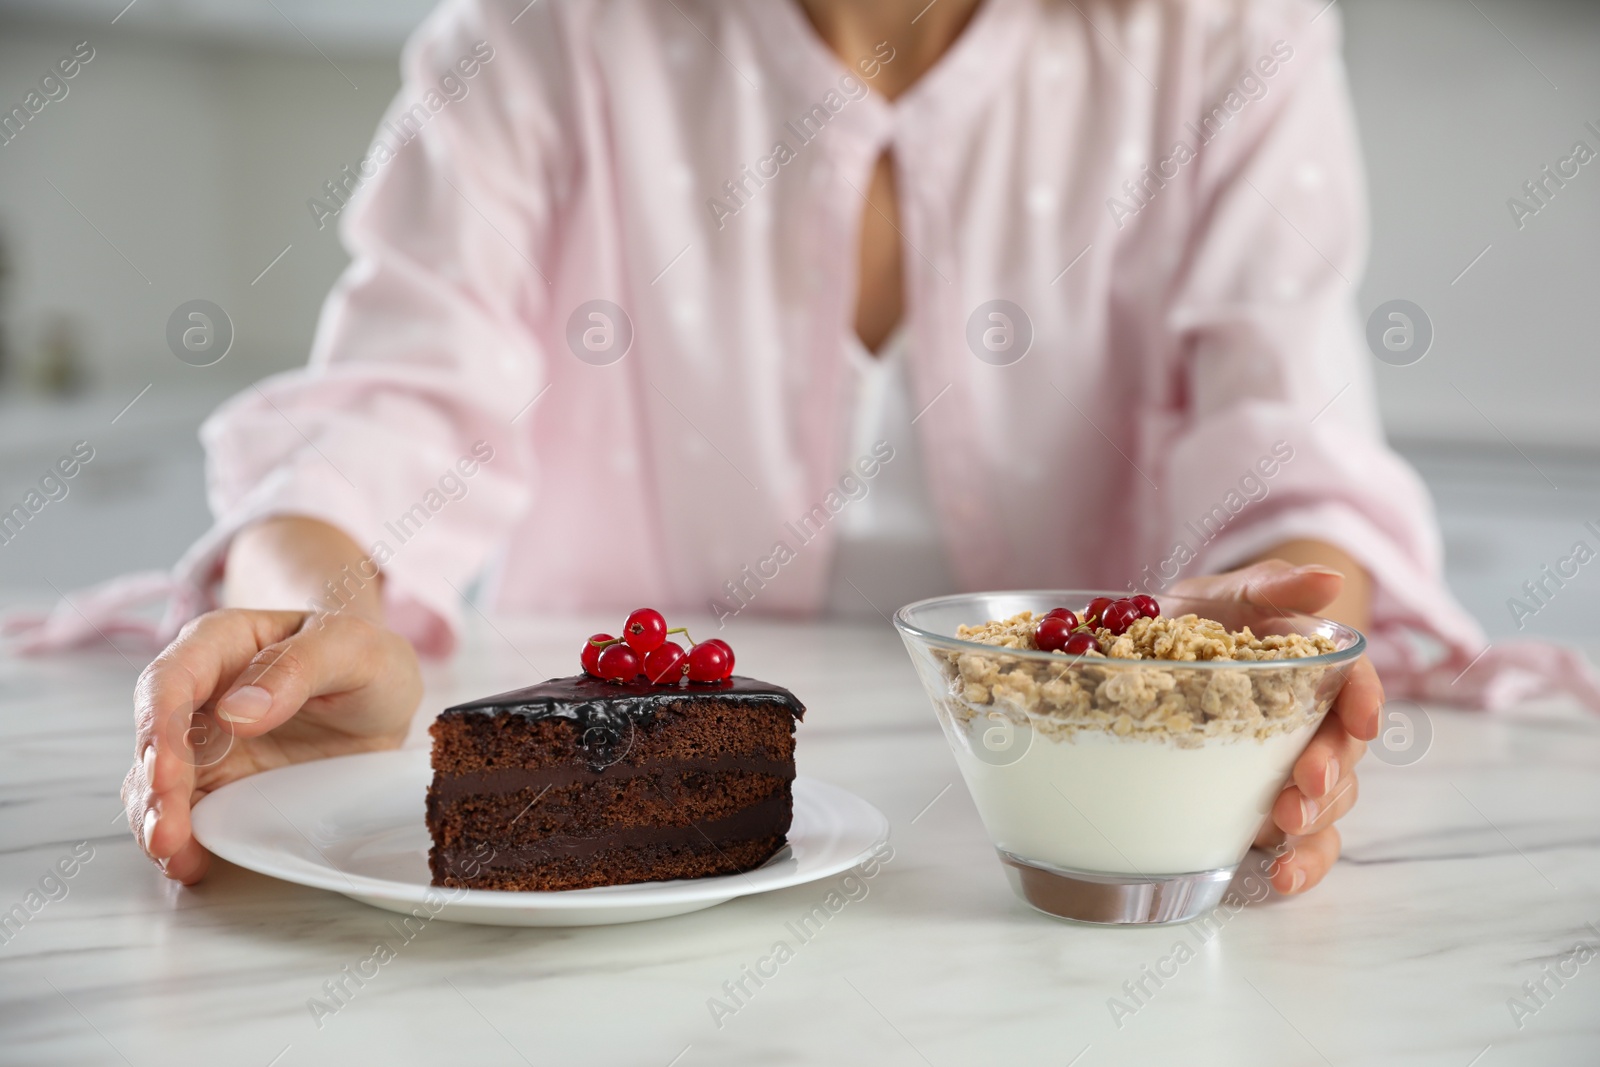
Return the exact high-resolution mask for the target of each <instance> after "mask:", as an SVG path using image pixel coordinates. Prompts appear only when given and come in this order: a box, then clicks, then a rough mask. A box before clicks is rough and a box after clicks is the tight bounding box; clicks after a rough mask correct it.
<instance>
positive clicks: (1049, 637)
mask: <svg viewBox="0 0 1600 1067" xmlns="http://www.w3.org/2000/svg"><path fill="white" fill-rule="evenodd" d="M1071 636H1072V624H1071V623H1069V622H1068V621H1067V620H1066V619H1063V618H1062V617H1061V616H1059V615H1046V616H1045V617H1044V619H1043V620H1042V621H1040V623H1039V625H1038V626H1037V627H1035V628H1034V631H1033V643H1034V645H1035V646H1036V647H1037V648H1038V649H1039V651H1041V652H1059V651H1061V650H1062V649H1063V648H1066V647H1067V638H1069V637H1071Z"/></svg>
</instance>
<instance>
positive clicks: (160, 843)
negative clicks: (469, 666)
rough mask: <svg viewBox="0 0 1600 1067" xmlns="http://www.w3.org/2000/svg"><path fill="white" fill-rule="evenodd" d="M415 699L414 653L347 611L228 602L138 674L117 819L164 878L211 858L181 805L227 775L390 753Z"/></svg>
mask: <svg viewBox="0 0 1600 1067" xmlns="http://www.w3.org/2000/svg"><path fill="white" fill-rule="evenodd" d="M421 699H422V677H421V673H420V671H419V668H418V664H417V656H416V653H415V652H414V651H413V650H412V648H411V645H410V644H409V643H408V642H407V641H406V640H405V639H404V638H402V637H400V636H399V635H398V634H395V633H392V632H390V631H389V630H385V629H383V628H382V627H381V626H379V625H377V624H376V623H373V622H370V621H367V620H365V619H363V618H360V617H359V616H356V615H352V614H342V613H332V614H316V615H311V614H307V613H306V612H301V611H253V610H237V609H229V610H223V611H213V612H211V613H210V614H207V615H202V616H201V617H200V618H198V619H195V620H194V621H193V622H191V623H189V625H187V626H185V627H184V628H183V631H182V633H180V634H179V635H178V638H177V640H175V641H173V642H172V644H171V645H169V646H168V647H167V648H166V649H165V650H164V651H163V652H162V653H161V654H160V655H159V656H157V657H156V659H155V661H154V662H153V663H151V664H150V666H149V667H147V668H145V671H144V673H143V674H142V675H140V677H139V684H138V688H137V689H136V691H135V696H134V715H135V719H136V724H137V736H136V739H135V742H134V761H133V768H132V769H131V770H130V771H128V777H127V778H126V779H125V780H124V781H123V784H122V799H123V803H124V804H126V805H127V809H128V824H129V825H130V826H131V827H132V829H133V833H134V836H135V837H136V838H138V840H139V842H140V844H141V845H142V846H143V848H144V850H145V852H146V853H148V854H149V856H150V858H151V859H153V860H155V862H156V863H157V864H158V865H159V866H160V867H161V869H162V871H164V872H165V873H166V876H167V877H168V878H171V879H174V880H176V881H179V882H182V883H184V884H185V885H192V884H193V883H195V882H197V881H199V880H200V879H201V877H203V876H204V875H205V872H206V868H207V866H208V865H209V864H210V862H211V856H210V853H208V852H206V850H205V849H204V848H202V847H201V846H200V843H199V842H198V841H196V840H195V838H194V834H193V833H192V832H191V829H190V823H189V811H190V809H191V808H192V807H193V806H194V804H195V802H196V801H198V800H199V799H200V798H201V797H203V796H205V795H206V794H207V793H209V792H210V791H211V790H213V789H216V788H217V787H218V786H220V785H223V784H225V783H227V782H231V781H233V780H234V779H236V778H243V777H244V776H246V775H250V774H255V773H256V772H258V771H264V770H268V769H269V768H272V767H282V766H284V765H285V764H289V763H299V762H301V761H303V760H310V759H321V758H323V757H326V756H338V755H342V754H344V753H348V752H365V751H369V750H372V749H383V748H395V747H397V746H398V745H399V744H400V742H401V741H402V740H404V739H405V736H406V730H407V728H408V726H409V725H410V722H411V716H412V713H413V712H415V711H416V709H417V705H418V704H419V703H420V701H421Z"/></svg>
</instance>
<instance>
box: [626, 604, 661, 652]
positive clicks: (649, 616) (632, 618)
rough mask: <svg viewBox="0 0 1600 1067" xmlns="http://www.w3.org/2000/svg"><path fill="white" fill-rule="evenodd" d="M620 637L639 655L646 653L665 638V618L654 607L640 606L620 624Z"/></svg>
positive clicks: (654, 648)
mask: <svg viewBox="0 0 1600 1067" xmlns="http://www.w3.org/2000/svg"><path fill="white" fill-rule="evenodd" d="M622 639H623V640H624V641H626V642H628V647H629V648H631V649H633V650H634V651H635V652H637V653H639V655H641V656H643V655H647V654H649V653H651V652H654V651H655V650H656V649H658V648H660V647H661V642H663V641H665V640H666V639H667V620H666V619H663V618H662V617H661V612H659V611H657V610H656V609H655V608H640V609H639V610H638V611H636V612H634V613H633V614H632V615H629V616H628V621H627V622H625V623H623V624H622Z"/></svg>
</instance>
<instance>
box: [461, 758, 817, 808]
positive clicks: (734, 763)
mask: <svg viewBox="0 0 1600 1067" xmlns="http://www.w3.org/2000/svg"><path fill="white" fill-rule="evenodd" d="M695 771H700V772H704V773H707V774H727V773H734V774H740V773H743V774H766V775H771V776H772V777H774V778H782V779H784V780H788V779H792V778H793V777H794V764H793V763H785V762H780V761H778V760H765V759H756V758H754V757H751V756H726V755H724V756H715V757H712V758H709V759H680V760H667V761H663V762H660V763H646V764H643V765H639V764H631V763H613V764H611V765H610V766H607V767H603V768H601V769H600V770H599V771H595V770H594V769H593V768H591V767H585V766H579V765H577V764H573V763H560V764H556V765H555V766H551V767H539V768H537V769H529V768H524V767H497V768H495V769H494V770H489V771H474V772H473V773H471V774H455V775H444V774H438V773H435V774H434V778H433V792H434V794H435V795H436V796H438V797H439V799H441V800H455V799H458V798H460V797H464V796H482V795H484V794H486V793H490V794H500V793H517V792H520V791H522V790H524V789H543V788H546V787H549V788H552V789H556V788H560V787H561V786H566V785H578V784H580V783H583V784H587V783H590V782H605V781H616V780H619V779H627V778H637V777H639V776H641V775H646V774H666V775H682V774H689V773H692V772H695Z"/></svg>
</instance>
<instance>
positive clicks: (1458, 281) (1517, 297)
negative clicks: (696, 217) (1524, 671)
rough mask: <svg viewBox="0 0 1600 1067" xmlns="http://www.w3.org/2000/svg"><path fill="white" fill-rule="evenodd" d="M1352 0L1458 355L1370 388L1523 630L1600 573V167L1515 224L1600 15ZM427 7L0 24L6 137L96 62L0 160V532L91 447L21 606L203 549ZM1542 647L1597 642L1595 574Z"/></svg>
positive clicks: (9, 573)
mask: <svg viewBox="0 0 1600 1067" xmlns="http://www.w3.org/2000/svg"><path fill="white" fill-rule="evenodd" d="M769 2H787V0H769ZM1336 2H1337V4H1338V8H1339V9H1340V12H1341V13H1342V15H1343V17H1344V21H1345V29H1346V55H1347V58H1348V62H1349V67H1350V73H1351V80H1352V83H1353V86H1354V92H1355V99H1356V105H1357V110H1358V112H1359V117H1360V120H1361V123H1362V133H1363V137H1364V141H1365V146H1366V154H1367V162H1368V166H1369V170H1370V175H1371V185H1372V205H1373V244H1372V260H1371V265H1370V268H1369V271H1368V274H1367V277H1366V281H1365V284H1364V285H1363V287H1362V290H1361V298H1360V305H1361V313H1362V315H1363V316H1365V315H1367V314H1368V313H1369V312H1371V311H1372V310H1373V309H1374V308H1376V307H1377V306H1378V305H1380V304H1382V303H1384V302H1386V301H1388V300H1392V299H1396V298H1403V299H1407V300H1411V301H1414V302H1415V303H1416V304H1418V305H1420V306H1421V307H1422V308H1423V309H1424V310H1425V311H1426V312H1427V314H1428V315H1429V316H1430V317H1431V319H1432V321H1433V324H1434V328H1435V330H1436V338H1435V340H1434V343H1433V347H1432V350H1431V351H1430V352H1429V354H1428V355H1427V357H1426V358H1425V359H1423V360H1422V361H1421V362H1419V363H1416V364H1414V365H1411V366H1403V367H1394V366H1386V365H1381V364H1378V365H1375V370H1376V374H1377V380H1378V386H1379V391H1380V395H1381V398H1382V404H1383V416H1384V420H1385V423H1386V425H1387V428H1388V432H1389V434H1390V436H1391V438H1392V440H1393V441H1394V442H1395V443H1396V444H1397V445H1398V446H1399V447H1400V448H1401V449H1402V450H1403V451H1404V452H1405V453H1406V454H1407V455H1408V456H1409V457H1410V458H1411V459H1412V460H1413V461H1414V462H1415V463H1416V464H1417V465H1418V467H1419V468H1420V469H1421V470H1422V472H1423V474H1424V476H1425V477H1426V478H1427V480H1428V482H1429V484H1430V486H1431V487H1432V489H1433V491H1434V493H1435V495H1436V499H1437V501H1438V504H1439V508H1440V512H1441V516H1442V519H1443V524H1444V529H1445V538H1446V544H1447V557H1448V565H1449V572H1450V580H1451V583H1452V585H1453V586H1454V588H1455V589H1456V591H1457V593H1458V594H1459V595H1460V596H1461V597H1462V599H1463V600H1464V601H1465V602H1466V603H1467V605H1468V606H1469V607H1470V608H1471V610H1472V611H1473V612H1474V613H1475V614H1477V615H1478V617H1479V618H1480V619H1481V620H1482V621H1483V622H1484V624H1485V625H1486V626H1487V627H1488V629H1489V630H1490V632H1491V633H1492V634H1496V635H1504V634H1510V633H1514V632H1517V626H1516V624H1515V622H1514V621H1513V619H1512V616H1511V614H1510V612H1509V611H1508V608H1507V603H1506V602H1507V599H1508V598H1510V597H1513V596H1518V595H1520V589H1521V586H1522V584H1523V583H1524V582H1526V581H1528V580H1530V579H1535V578H1538V577H1540V575H1541V569H1542V568H1543V567H1544V566H1545V565H1547V564H1549V565H1554V564H1555V563H1556V561H1557V560H1558V559H1560V558H1562V557H1565V556H1567V555H1569V554H1570V553H1571V551H1572V548H1573V545H1574V542H1576V541H1578V540H1580V539H1583V540H1587V541H1588V542H1589V543H1590V544H1591V545H1593V546H1596V547H1600V535H1597V534H1596V533H1594V532H1591V531H1588V530H1586V529H1585V528H1584V523H1585V522H1586V521H1594V522H1595V523H1596V529H1600V419H1597V418H1596V411H1595V406H1596V401H1597V400H1600V359H1597V358H1596V356H1597V354H1600V353H1597V349H1600V342H1597V336H1600V161H1597V162H1595V163H1591V164H1589V165H1588V166H1585V167H1584V168H1582V170H1581V172H1580V174H1579V175H1578V177H1576V178H1573V179H1569V180H1568V181H1567V183H1566V185H1565V187H1564V188H1562V189H1560V190H1559V191H1558V192H1557V194H1556V196H1555V197H1554V198H1553V199H1552V201H1551V203H1550V204H1549V205H1548V206H1547V207H1546V208H1545V209H1544V210H1542V211H1541V212H1540V213H1539V214H1538V215H1537V216H1536V217H1533V218H1530V219H1527V220H1526V225H1525V226H1524V227H1523V228H1522V229H1521V230H1519V229H1518V227H1517V225H1516V223H1515V222H1514V221H1513V219H1512V217H1511V214H1510V212H1509V210H1508V208H1507V199H1508V198H1509V197H1511V196H1514V195H1519V190H1520V189H1521V187H1522V185H1523V183H1524V182H1527V181H1529V180H1530V179H1533V178H1535V177H1537V176H1540V172H1541V169H1542V168H1543V167H1544V166H1545V165H1546V164H1549V165H1551V166H1552V167H1553V166H1554V165H1555V163H1556V161H1557V160H1559V159H1561V158H1562V157H1565V156H1567V155H1568V154H1569V153H1570V152H1571V150H1572V146H1573V143H1574V142H1575V141H1577V140H1579V139H1583V140H1585V141H1587V142H1588V143H1589V145H1590V146H1591V147H1593V148H1596V149H1600V135H1597V134H1596V132H1595V131H1594V130H1589V129H1585V123H1586V122H1593V123H1594V124H1595V128H1596V129H1600V63H1597V62H1596V57H1597V56H1600V4H1595V3H1591V2H1588V0H1476V2H1474V0H1404V2H1403V3H1402V2H1396V0H1336ZM125 5H126V6H125ZM431 6H432V5H431V2H430V0H136V2H134V3H133V4H127V0H0V106H3V107H0V110H7V111H8V110H9V109H10V108H11V107H12V106H14V105H17V104H20V103H21V101H22V99H23V97H24V96H25V95H26V94H27V93H28V92H29V91H30V90H31V89H33V88H35V87H36V85H37V83H38V81H39V79H40V78H41V77H42V76H43V75H45V74H46V73H48V72H50V71H51V69H52V68H53V67H54V66H55V64H56V63H57V61H58V60H60V59H62V58H65V57H67V56H69V55H71V53H72V52H73V48H74V46H75V45H77V43H78V42H80V41H85V40H87V41H88V42H89V44H90V46H91V47H92V48H93V49H94V57H93V59H92V60H91V61H90V62H89V63H88V64H87V65H86V66H84V67H83V69H82V70H81V71H80V73H79V74H78V75H77V76H76V77H75V78H73V79H72V80H71V81H70V82H68V83H66V84H67V86H68V94H67V96H66V97H65V98H63V99H60V100H56V101H52V102H50V103H48V104H47V105H46V107H45V108H44V110H43V111H42V112H41V113H40V114H39V115H38V116H37V117H36V118H35V120H34V121H33V122H31V123H29V125H28V126H27V127H26V129H25V130H24V131H23V132H22V133H21V135H20V136H17V137H16V138H15V139H14V140H12V141H10V142H9V143H5V144H0V510H3V509H4V508H6V507H9V506H10V505H11V504H12V503H15V502H17V501H19V500H20V499H21V498H22V496H23V494H24V493H26V492H27V490H28V489H29V488H30V487H31V486H33V485H35V484H36V483H37V481H38V479H39V477H40V475H41V474H42V473H43V472H44V471H45V469H46V468H47V467H48V466H49V465H50V464H52V463H54V462H55V461H56V460H57V459H58V458H59V457H60V456H61V455H63V454H64V453H66V452H67V451H68V450H69V448H70V446H71V445H72V443H73V442H74V441H76V440H79V439H86V440H88V441H89V442H90V443H91V445H92V446H93V447H94V449H95V459H94V461H93V462H92V463H91V464H89V465H88V467H87V468H86V469H85V470H84V471H83V473H82V474H81V475H80V476H79V477H78V478H76V479H75V480H74V481H73V482H72V483H71V493H70V495H69V496H68V497H67V498H66V499H64V500H61V501H58V502H53V503H51V504H49V505H48V506H47V507H46V508H45V510H44V511H42V512H41V513H40V514H39V515H38V516H37V517H36V518H35V519H34V521H33V522H31V523H30V524H29V526H28V527H27V528H26V529H25V530H24V532H23V534H22V535H21V536H19V537H17V538H16V539H15V540H14V541H13V542H12V543H10V544H5V545H0V589H3V590H5V591H6V592H7V594H8V596H9V597H15V596H17V595H18V594H29V595H31V594H34V593H41V594H44V595H45V596H48V595H49V592H50V587H51V586H52V585H53V586H55V587H57V588H60V589H63V590H65V589H71V588H75V587H80V586H82V585H85V584H87V583H89V582H92V581H96V580H99V579H102V578H106V577H110V576H112V575H115V574H119V573H122V572H124V571H127V570H130V569H136V568H148V567H164V566H166V565H168V564H170V563H171V562H172V561H173V560H174V559H175V558H176V556H177V554H178V553H179V552H180V551H181V550H182V549H183V547H184V546H186V545H187V544H188V543H189V542H190V541H191V540H192V539H193V538H194V537H195V536H197V535H198V534H199V533H200V532H201V531H202V530H203V529H204V528H205V526H206V525H207V512H206V509H205V503H204V497H203V492H202V482H201V479H202V472H201V454H200V449H199V447H198V444H197V442H196V439H195V429H196V427H197V425H198V423H199V421H200V419H201V418H202V417H203V416H204V415H205V413H206V412H208V411H209V410H210V409H211V408H212V407H213V406H215V404H216V403H217V402H218V401H219V400H221V399H222V398H224V397H225V396H227V395H228V394H230V393H232V392H234V391H236V390H237V389H239V388H241V387H244V386H246V385H247V384H249V383H250V382H251V381H254V380H256V379H258V378H260V377H261V376H263V375H265V374H268V373H272V372H275V371H278V370H282V369H287V368H290V367H293V366H295V365H297V364H299V363H301V362H303V361H304V359H305V356H306V352H307V349H308V346H309V343H310V339H311V334H312V330H313V327H314V325H315V321H316V315H317V310H318V308H319V306H320V303H321V300H322V298H323V296H324V294H325V293H326V292H327V289H328V287H329V286H330V284H331V283H332V282H333V280H334V278H335V277H336V275H337V274H338V272H339V270H340V269H341V267H342V266H343V264H344V262H345V256H344V254H343V252H342V250H341V249H340V247H339V244H338V241H337V238H336V235H335V230H334V227H333V226H332V225H330V226H329V227H328V228H327V229H324V230H321V231H319V230H318V229H317V228H316V225H315V223H314V221H313V219H312V216H311V214H310V212H309V211H308V210H307V207H306V201H307V199H308V198H310V197H312V196H315V195H318V194H319V191H320V188H321V185H322V183H323V182H324V181H325V180H327V179H328V178H330V177H331V176H333V175H334V174H335V173H336V172H337V171H338V170H339V169H340V167H342V166H344V165H345V164H347V163H349V164H353V163H355V162H356V161H357V160H358V159H359V158H360V157H361V155H362V154H363V152H364V150H365V148H366V145H367V142H368V140H369V138H370V136H371V134H372V131H373V129H374V127H375V125H376V122H377V119H378V116H379V114H380V112H381V111H382V109H383V108H384V106H385V105H386V104H387V102H388V100H389V98H390V96H391V95H392V94H393V93H394V92H395V90H396V88H397V86H398V84H399V78H398V73H397V69H396V57H397V54H398V51H399V48H400V45H401V43H402V41H403V40H404V38H405V35H406V33H407V32H408V31H409V30H410V29H411V27H412V26H414V25H415V24H416V23H417V22H418V21H419V20H420V19H421V18H422V17H423V16H424V15H425V14H426V12H427V11H428V10H429V8H430V7H431ZM194 299H206V300H210V301H213V302H215V303H216V304H218V305H220V306H221V307H223V308H225V309H226V311H227V314H228V316H229V317H230V318H231V320H232V323H233V327H234V331H235V335H236V339H235V340H234V342H233V345H232V349H231V351H230V352H229V353H228V355H227V356H226V358H224V359H222V360H221V361H220V362H218V363H216V364H215V365H212V366H206V367H196V366H191V365H188V364H186V363H184V362H180V361H179V360H177V359H175V358H174V357H173V354H172V352H171V351H169V349H168V346H167V343H166V326H167V320H168V317H169V315H170V314H171V313H172V312H173V310H174V309H175V308H177V307H178V306H179V305H180V304H183V303H185V302H187V301H190V300H194ZM1375 364H1376V361H1375ZM136 398H137V402H135V403H133V404H132V406H131V407H128V405H129V403H130V402H131V401H134V400H135V399H136ZM124 409H126V410H124ZM119 413H120V414H119ZM1526 623H1527V625H1526V629H1525V630H1523V631H1522V632H1524V633H1527V634H1541V635H1551V636H1568V637H1581V638H1586V639H1593V638H1594V637H1596V636H1600V560H1597V561H1595V562H1593V563H1590V564H1588V565H1587V566H1585V567H1583V568H1582V569H1581V570H1580V572H1579V574H1578V576H1577V577H1576V578H1574V579H1572V580H1571V581H1569V582H1568V583H1567V586H1566V588H1564V589H1562V590H1561V591H1560V592H1559V593H1558V595H1556V596H1555V597H1554V598H1553V599H1552V600H1551V601H1550V604H1549V606H1548V607H1547V608H1544V609H1543V610H1541V611H1540V612H1539V613H1538V614H1537V615H1536V616H1534V617H1533V618H1531V619H1528V620H1526Z"/></svg>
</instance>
